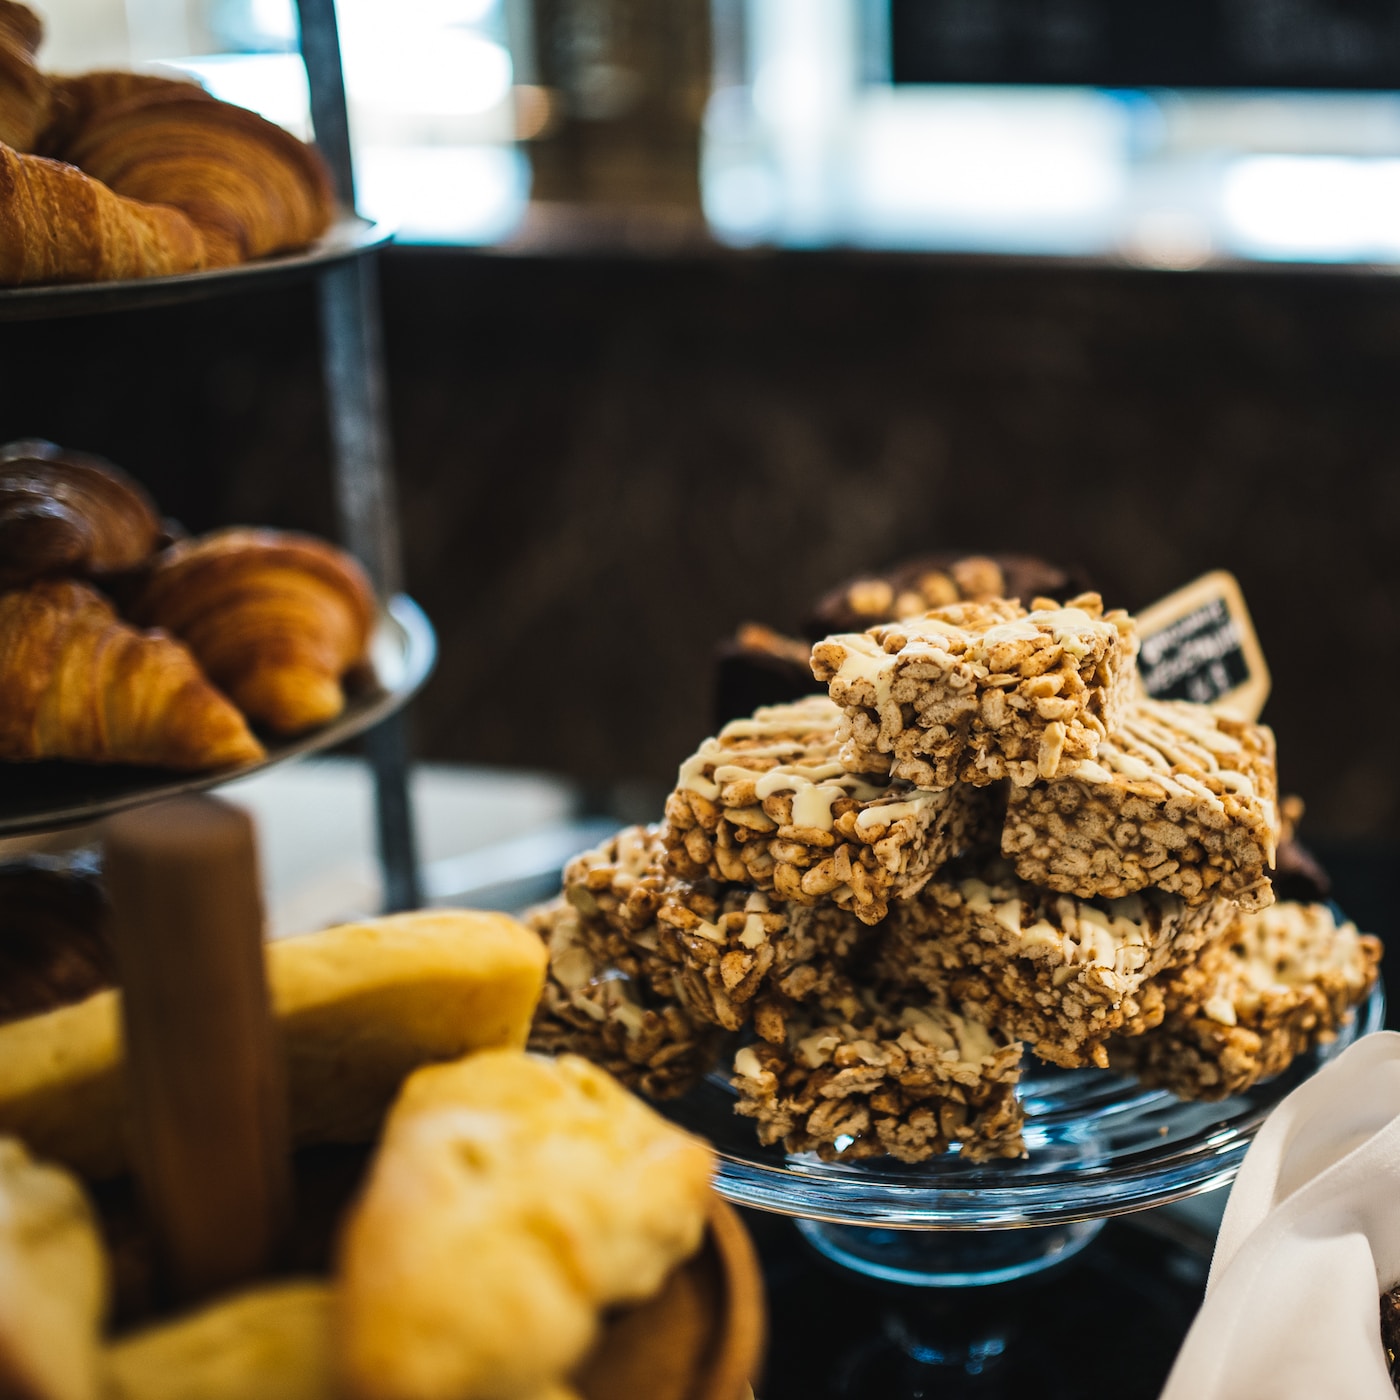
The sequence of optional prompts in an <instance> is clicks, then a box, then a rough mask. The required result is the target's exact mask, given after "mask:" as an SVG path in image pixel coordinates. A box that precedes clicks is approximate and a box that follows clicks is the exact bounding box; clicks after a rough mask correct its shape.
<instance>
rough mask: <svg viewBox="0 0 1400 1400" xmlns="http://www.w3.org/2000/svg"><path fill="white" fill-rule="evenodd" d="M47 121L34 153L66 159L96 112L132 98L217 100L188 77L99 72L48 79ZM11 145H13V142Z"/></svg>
mask: <svg viewBox="0 0 1400 1400" xmlns="http://www.w3.org/2000/svg"><path fill="white" fill-rule="evenodd" d="M48 87H49V121H48V125H47V126H46V127H45V128H44V130H43V133H42V134H41V135H40V137H39V141H38V144H37V145H36V146H35V147H34V149H35V151H36V152H37V153H38V154H39V155H41V156H54V157H56V158H57V159H59V160H66V159H67V157H66V155H65V154H64V153H65V152H66V151H67V149H68V148H69V146H71V145H72V143H73V138H74V137H75V136H76V135H77V134H78V132H79V131H81V130H82V129H83V127H85V126H86V125H87V124H88V123H89V122H90V121H92V120H93V118H94V117H96V116H98V114H99V113H101V112H104V111H106V110H107V109H108V108H111V107H119V106H121V105H122V104H123V103H125V102H130V101H131V100H132V99H133V98H138V97H144V98H152V97H157V96H163V97H172V98H174V97H183V98H195V99H196V100H198V99H201V98H202V99H203V100H204V101H206V102H213V101H215V100H216V99H215V98H214V97H213V96H212V95H211V94H210V93H208V92H206V91H205V90H204V89H203V88H202V87H200V85H199V84H198V83H196V82H194V81H192V80H191V79H188V78H165V77H161V76H160V75H159V74H156V73H123V72H120V71H117V70H107V69H100V70H98V71H97V72H95V73H80V74H78V75H76V76H74V77H50V78H49V80H48ZM12 144H13V143H12Z"/></svg>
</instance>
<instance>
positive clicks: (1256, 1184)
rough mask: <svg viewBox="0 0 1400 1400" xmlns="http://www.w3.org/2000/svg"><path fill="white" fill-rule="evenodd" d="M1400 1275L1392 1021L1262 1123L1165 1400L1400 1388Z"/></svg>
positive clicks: (1297, 1397) (1398, 1113) (1279, 1399)
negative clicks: (1395, 1327) (1395, 1300)
mask: <svg viewBox="0 0 1400 1400" xmlns="http://www.w3.org/2000/svg"><path fill="white" fill-rule="evenodd" d="M1397 1282H1400V1034H1396V1033H1395V1032H1391V1031H1386V1032H1381V1033H1379V1034H1377V1035H1370V1036H1366V1037H1365V1038H1364V1039H1362V1040H1359V1041H1357V1043H1356V1044H1355V1045H1352V1046H1351V1047H1349V1048H1348V1049H1347V1050H1346V1051H1345V1052H1344V1053H1343V1054H1341V1055H1339V1056H1338V1057H1337V1059H1336V1060H1335V1061H1333V1063H1332V1064H1330V1065H1328V1066H1327V1067H1326V1068H1325V1069H1323V1070H1321V1071H1320V1072H1319V1073H1318V1074H1316V1075H1314V1076H1313V1077H1312V1078H1311V1079H1310V1080H1308V1081H1307V1083H1305V1084H1302V1085H1300V1086H1299V1087H1298V1088H1297V1089H1295V1090H1294V1091H1293V1092H1292V1093H1291V1094H1289V1096H1288V1097H1287V1098H1286V1099H1284V1101H1283V1102H1282V1103H1281V1104H1279V1106H1278V1107H1277V1108H1276V1109H1275V1110H1274V1111H1273V1113H1272V1114H1270V1115H1269V1118H1268V1121H1267V1122H1266V1123H1265V1124H1264V1126H1263V1128H1262V1129H1260V1132H1259V1136H1258V1137H1257V1138H1256V1139H1255V1140H1254V1143H1253V1145H1252V1146H1251V1147H1250V1149H1249V1152H1248V1153H1247V1155H1246V1156H1245V1159H1244V1163H1243V1165H1242V1166H1241V1168H1240V1174H1239V1176H1238V1178H1237V1179H1236V1181H1235V1185H1234V1189H1233V1191H1232V1192H1231V1194H1230V1202H1229V1204H1228V1205H1227V1206H1226V1208H1225V1219H1224V1221H1223V1222H1222V1224H1221V1227H1220V1237H1219V1239H1218V1241H1217V1242H1216V1246H1215V1258H1214V1259H1213V1260H1212V1262H1211V1269H1210V1281H1209V1283H1208V1284H1207V1285H1206V1298H1205V1302H1204V1304H1203V1305H1202V1307H1201V1311H1200V1313H1199V1315H1198V1316H1197V1318H1196V1320H1195V1322H1194V1323H1193V1324H1192V1326H1191V1331H1190V1332H1189V1333H1188V1334H1187V1337H1186V1342H1185V1344H1184V1345H1183V1347H1182V1349H1181V1354H1180V1355H1179V1356H1178V1357H1177V1360H1176V1365H1175V1366H1174V1367H1173V1369H1172V1373H1171V1376H1170V1378H1169V1379H1168V1381H1167V1388H1166V1390H1165V1391H1164V1392H1163V1397H1162V1400H1318V1398H1319V1397H1322V1396H1334V1395H1335V1396H1346V1397H1347V1400H1396V1397H1395V1390H1394V1389H1393V1388H1392V1386H1391V1384H1390V1378H1389V1376H1388V1375H1387V1374H1386V1363H1385V1356H1384V1353H1383V1351H1382V1349H1381V1340H1380V1321H1379V1315H1380V1294H1381V1292H1382V1291H1383V1290H1385V1289H1388V1288H1393V1287H1394V1286H1395V1284H1396V1283H1397Z"/></svg>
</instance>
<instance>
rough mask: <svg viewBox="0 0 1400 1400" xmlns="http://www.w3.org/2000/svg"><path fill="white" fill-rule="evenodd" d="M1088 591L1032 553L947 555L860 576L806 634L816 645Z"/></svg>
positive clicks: (1080, 579)
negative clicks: (838, 636) (956, 613)
mask: <svg viewBox="0 0 1400 1400" xmlns="http://www.w3.org/2000/svg"><path fill="white" fill-rule="evenodd" d="M1088 591H1089V581H1088V579H1087V578H1086V577H1085V576H1084V574H1083V572H1082V571H1081V570H1079V569H1067V568H1064V567H1063V566H1061V565H1059V564H1052V563H1051V562H1050V561H1049V560H1047V559H1037V558H1034V557H1033V556H1031V555H1029V554H993V555H984V554H958V553H956V552H955V551H949V550H945V551H943V552H942V553H939V554H923V555H920V556H919V557H918V558H916V559H906V560H904V561H902V562H900V563H898V564H893V565H891V566H890V567H889V568H887V569H882V570H880V571H879V572H878V573H867V574H861V575H859V576H858V577H856V578H853V579H850V580H848V581H847V582H846V583H843V584H841V585H840V586H839V587H837V588H834V589H832V591H831V592H830V593H827V594H826V595H824V596H823V597H822V599H821V600H820V601H819V602H818V603H817V605H816V607H815V608H814V609H813V611H812V614H811V616H810V617H809V618H808V619H807V621H806V624H805V627H804V632H805V634H806V635H807V637H808V638H809V639H810V640H811V641H814V642H818V641H821V639H822V638H823V637H829V636H831V635H832V634H833V633H836V632H860V631H863V630H864V629H865V628H867V627H873V626H874V625H875V624H876V623H879V622H900V621H902V620H903V619H904V618H906V617H919V616H921V615H922V614H923V613H926V612H928V610H929V609H930V608H946V607H947V606H948V605H949V604H950V603H983V602H986V601H988V600H989V599H992V598H1020V599H1030V598H1069V597H1073V596H1074V595H1075V594H1078V593H1086V592H1088Z"/></svg>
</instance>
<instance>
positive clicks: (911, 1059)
mask: <svg viewBox="0 0 1400 1400" xmlns="http://www.w3.org/2000/svg"><path fill="white" fill-rule="evenodd" d="M1020 1059H1021V1047H1020V1046H1019V1045H1018V1044H1016V1043H1014V1042H1008V1041H1007V1040H1006V1038H1005V1037H1004V1036H1001V1035H999V1034H997V1033H996V1032H995V1031H992V1030H990V1029H988V1027H986V1026H985V1025H979V1024H978V1023H976V1022H974V1021H970V1020H968V1019H966V1018H965V1017H963V1016H959V1015H958V1014H957V1013H955V1012H953V1011H950V1010H947V1009H945V1008H944V1007H943V1006H942V1005H940V1004H938V1003H936V1002H933V1003H930V1002H929V1001H928V1000H927V999H926V998H919V999H917V1000H911V999H905V1000H903V1001H901V1000H899V999H889V998H883V999H882V998H881V997H880V996H878V995H877V993H876V992H874V991H871V990H866V991H863V992H862V993H860V994H853V995H851V996H849V997H847V998H846V999H845V1002H844V1005H841V1006H838V1007H834V1008H832V1009H831V1010H828V1011H826V1012H824V1013H823V1012H821V1011H814V1012H812V1013H811V1014H809V1015H808V1016H806V1017H804V1018H803V1019H801V1020H797V1019H794V1021H793V1022H792V1024H791V1026H790V1027H789V1032H788V1036H787V1039H786V1041H785V1042H784V1044H782V1045H768V1044H765V1043H763V1042H755V1043H754V1044H752V1045H746V1046H744V1047H743V1048H742V1049H741V1050H739V1052H738V1053H737V1054H736V1055H735V1057H734V1077H733V1080H732V1081H731V1082H732V1083H733V1085H734V1087H735V1089H736V1090H737V1091H738V1094H739V1102H738V1105H737V1110H736V1111H737V1112H738V1113H740V1114H742V1115H743V1116H744V1117H747V1118H753V1119H756V1120H757V1124H758V1137H759V1141H760V1142H762V1143H764V1144H765V1145H769V1144H772V1143H775V1142H781V1143H783V1145H784V1146H785V1147H786V1149H787V1150H788V1151H789V1152H813V1151H814V1152H816V1153H817V1154H818V1155H819V1156H821V1157H823V1158H825V1159H826V1160H828V1161H833V1160H835V1161H852V1160H856V1159H860V1158H866V1157H878V1156H884V1155H889V1156H891V1157H897V1158H898V1159H899V1160H901V1161H904V1162H922V1161H925V1160H927V1159H928V1158H929V1157H933V1156H935V1155H937V1154H938V1153H941V1152H946V1151H948V1150H949V1148H950V1147H953V1146H955V1145H956V1146H957V1147H958V1149H959V1151H960V1152H961V1154H962V1155H964V1156H966V1157H967V1158H969V1159H970V1160H972V1161H975V1162H976V1161H984V1160H986V1159H989V1158H994V1157H1021V1156H1024V1155H1025V1148H1024V1146H1023V1144H1022V1141H1021V1124H1022V1114H1021V1106H1020V1104H1019V1102H1018V1101H1017V1099H1016V1080H1017V1077H1018V1075H1019V1072H1020Z"/></svg>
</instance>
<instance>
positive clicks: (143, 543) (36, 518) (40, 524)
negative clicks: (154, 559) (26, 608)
mask: <svg viewBox="0 0 1400 1400" xmlns="http://www.w3.org/2000/svg"><path fill="white" fill-rule="evenodd" d="M161 528H162V527H161V522H160V517H159V516H158V515H157V513H156V508H155V505H154V503H153V502H152V501H151V499H150V497H149V496H147V495H146V493H145V492H144V491H143V490H142V489H141V487H140V486H138V485H137V484H136V483H135V482H134V481H133V480H132V479H131V478H130V477H129V476H127V474H126V473H125V472H123V471H121V470H120V469H119V468H117V467H114V466H113V465H112V464H111V463H110V462H105V461H103V460H102V458H100V457H93V456H90V455H88V454H87V453H84V452H70V451H65V450H64V449H63V448H61V447H56V446H55V445H54V444H53V443H51V442H42V441H40V440H38V439H31V440H29V441H25V442H11V443H8V444H6V445H5V446H4V447H0V588H15V587H19V586H22V585H23V584H26V583H32V582H33V581H34V580H35V579H39V578H45V577H50V576H54V575H60V576H64V575H66V576H68V577H83V578H89V579H99V580H100V579H102V578H104V577H109V576H112V575H120V574H123V573H129V572H130V571H131V570H133V569H136V568H138V567H139V566H140V565H142V564H144V563H145V562H146V561H147V560H148V559H149V558H150V557H151V555H152V554H154V553H155V551H156V546H157V542H158V540H159V539H160V535H161Z"/></svg>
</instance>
